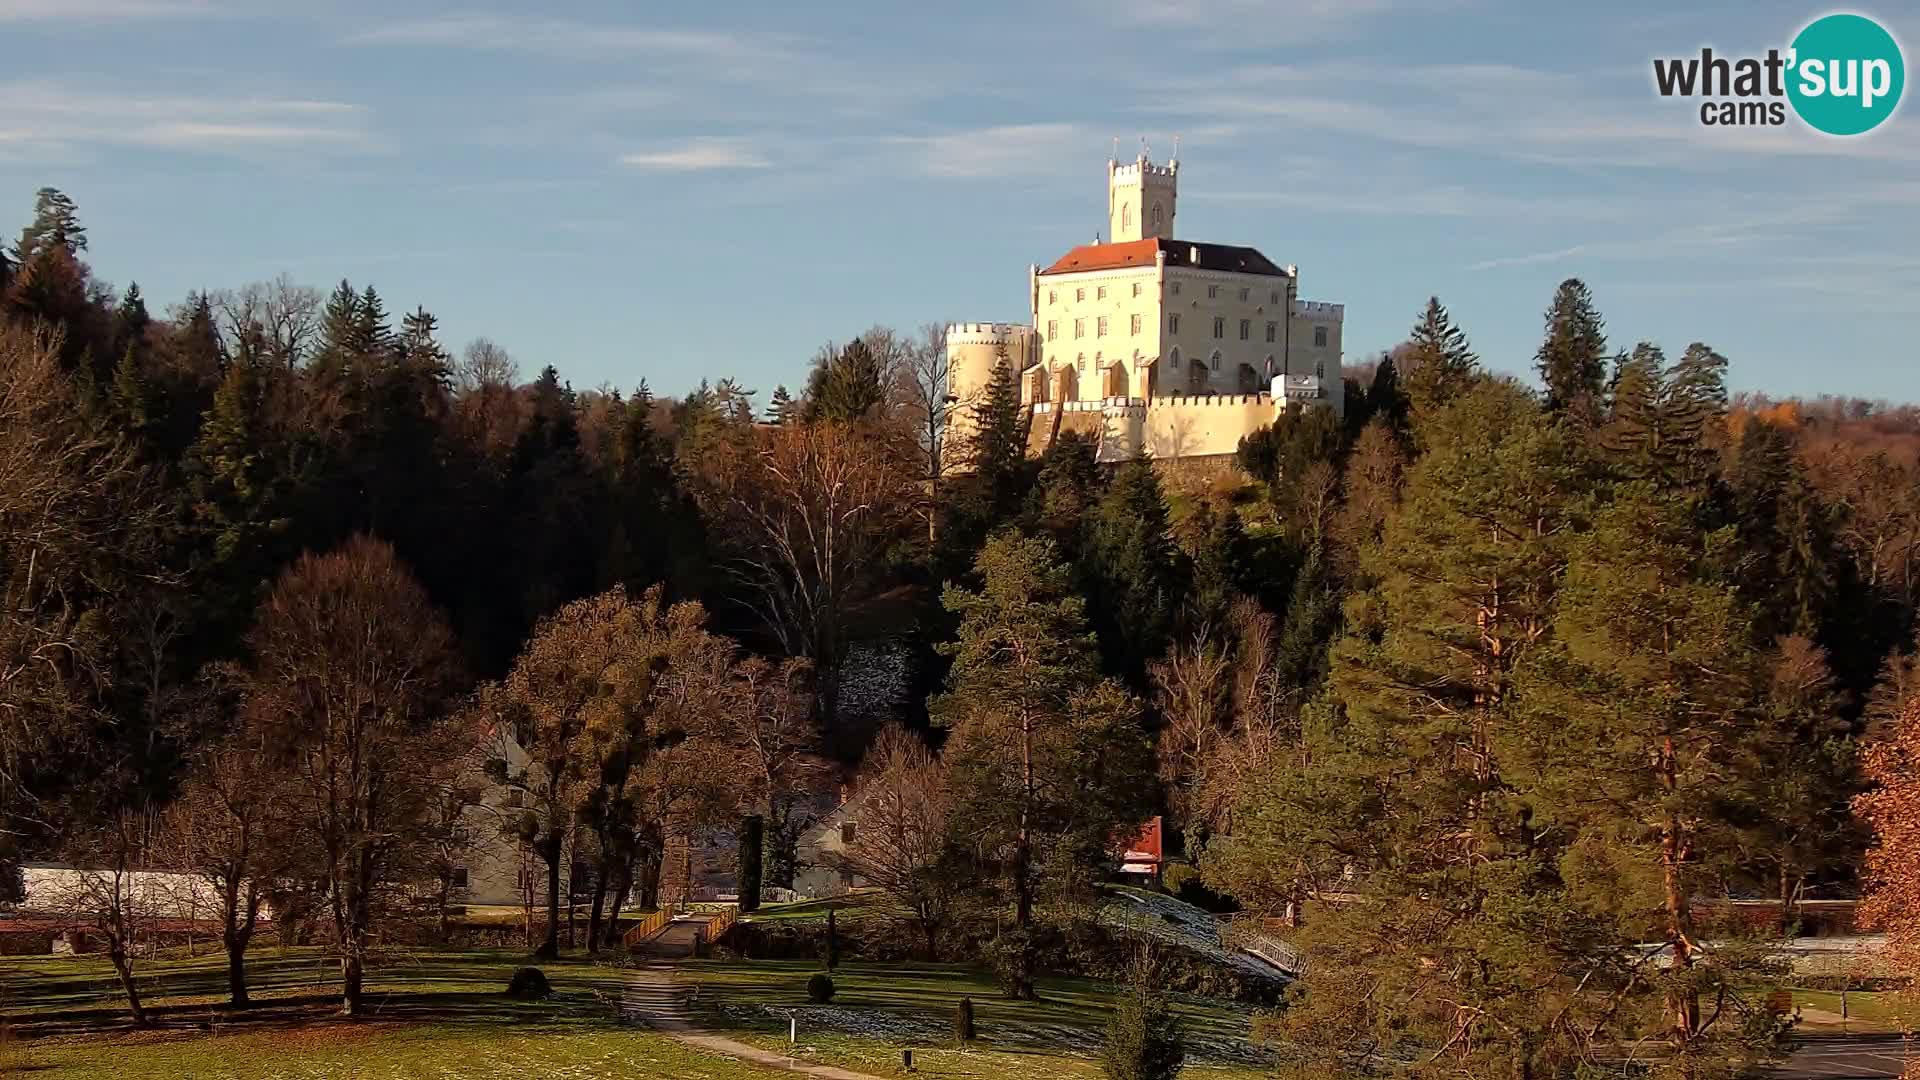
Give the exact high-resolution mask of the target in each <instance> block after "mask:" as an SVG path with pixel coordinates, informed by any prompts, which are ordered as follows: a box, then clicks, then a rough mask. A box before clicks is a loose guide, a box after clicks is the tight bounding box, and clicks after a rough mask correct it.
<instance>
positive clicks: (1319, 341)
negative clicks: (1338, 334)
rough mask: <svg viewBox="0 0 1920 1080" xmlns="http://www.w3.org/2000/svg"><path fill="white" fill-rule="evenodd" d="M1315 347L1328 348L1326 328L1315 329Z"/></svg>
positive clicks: (1317, 327)
mask: <svg viewBox="0 0 1920 1080" xmlns="http://www.w3.org/2000/svg"><path fill="white" fill-rule="evenodd" d="M1313 347H1314V348H1316V349H1324V348H1326V347H1327V328H1326V327H1324V326H1316V327H1314V328H1313Z"/></svg>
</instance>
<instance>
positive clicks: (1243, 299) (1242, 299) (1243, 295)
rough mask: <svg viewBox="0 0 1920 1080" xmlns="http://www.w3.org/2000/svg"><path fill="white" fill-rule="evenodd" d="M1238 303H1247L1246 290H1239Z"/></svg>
mask: <svg viewBox="0 0 1920 1080" xmlns="http://www.w3.org/2000/svg"><path fill="white" fill-rule="evenodd" d="M1240 302H1241V303H1243V304H1244V303H1246V302H1247V290H1245V289H1241V290H1240Z"/></svg>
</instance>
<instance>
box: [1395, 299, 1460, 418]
mask: <svg viewBox="0 0 1920 1080" xmlns="http://www.w3.org/2000/svg"><path fill="white" fill-rule="evenodd" d="M1399 358H1400V369H1401V374H1403V375H1404V376H1405V379H1406V392H1407V398H1408V400H1409V401H1411V402H1412V406H1413V408H1414V409H1415V410H1423V409H1435V408H1438V407H1440V406H1442V405H1445V404H1446V403H1447V402H1449V401H1451V400H1453V398H1455V397H1456V396H1458V395H1459V394H1460V393H1461V392H1462V391H1464V390H1465V389H1466V386H1467V384H1468V383H1469V382H1470V381H1471V380H1472V378H1473V376H1474V375H1476V374H1477V373H1478V372H1479V370H1480V358H1479V357H1478V356H1476V355H1475V354H1474V352H1473V349H1472V348H1471V347H1470V346H1469V345H1468V344H1467V335H1466V333H1465V332H1463V331H1462V330H1461V329H1460V328H1459V327H1458V326H1455V325H1454V324H1453V317H1452V316H1451V315H1449V314H1447V309H1446V308H1445V307H1443V306H1442V305H1441V303H1440V298H1439V297H1437V296H1435V297H1430V298H1429V299H1428V300H1427V307H1426V310H1424V311H1422V312H1421V313H1420V318H1419V321H1417V322H1415V323H1414V324H1413V331H1412V332H1411V333H1410V334H1408V336H1407V344H1406V346H1405V347H1404V349H1403V351H1402V352H1401V353H1400V354H1399Z"/></svg>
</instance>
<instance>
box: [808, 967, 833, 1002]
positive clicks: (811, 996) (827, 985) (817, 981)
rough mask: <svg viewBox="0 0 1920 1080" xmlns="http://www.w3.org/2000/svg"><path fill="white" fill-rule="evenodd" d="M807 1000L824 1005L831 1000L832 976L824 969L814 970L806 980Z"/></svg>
mask: <svg viewBox="0 0 1920 1080" xmlns="http://www.w3.org/2000/svg"><path fill="white" fill-rule="evenodd" d="M807 1000H808V1001H811V1002H813V1003H814V1004H815V1005H825V1004H827V1003H828V1002H830V1001H832V1000H833V976H831V975H829V974H827V973H826V972H824V971H819V972H815V973H814V976H813V978H811V979H808V980H807Z"/></svg>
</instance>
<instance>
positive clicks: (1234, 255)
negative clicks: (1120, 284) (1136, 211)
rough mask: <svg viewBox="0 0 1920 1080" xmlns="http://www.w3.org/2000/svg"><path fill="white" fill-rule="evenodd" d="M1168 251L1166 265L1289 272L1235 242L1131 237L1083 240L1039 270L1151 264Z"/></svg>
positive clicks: (1269, 273) (1061, 271)
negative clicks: (1114, 241)
mask: <svg viewBox="0 0 1920 1080" xmlns="http://www.w3.org/2000/svg"><path fill="white" fill-rule="evenodd" d="M1162 252H1165V253H1166V257H1167V265H1169V266H1187V267H1192V268H1194V269H1199V270H1225V271H1228V272H1230V273H1235V274H1261V275H1265V276H1267V277H1286V276H1287V272H1286V271H1285V270H1283V269H1281V268H1280V267H1278V266H1276V265H1274V262H1273V260H1272V259H1269V258H1267V257H1266V256H1265V255H1262V254H1260V252H1259V251H1258V250H1256V249H1254V248H1250V247H1239V246H1236V245H1234V244H1201V243H1195V242H1194V241H1191V240H1161V239H1158V238H1155V237H1148V238H1147V239H1145V240H1128V241H1126V242H1124V243H1119V244H1082V245H1080V246H1079V247H1077V248H1074V249H1073V250H1072V251H1069V252H1067V253H1066V254H1065V255H1062V256H1060V257H1059V258H1058V259H1056V260H1054V263H1053V265H1052V266H1049V267H1047V268H1046V269H1045V270H1042V271H1040V273H1041V274H1042V275H1046V274H1075V273H1079V272H1081V271H1083V270H1122V269H1126V268H1128V267H1134V266H1152V265H1153V264H1154V262H1155V256H1157V255H1158V254H1160V253H1162Z"/></svg>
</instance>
